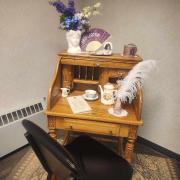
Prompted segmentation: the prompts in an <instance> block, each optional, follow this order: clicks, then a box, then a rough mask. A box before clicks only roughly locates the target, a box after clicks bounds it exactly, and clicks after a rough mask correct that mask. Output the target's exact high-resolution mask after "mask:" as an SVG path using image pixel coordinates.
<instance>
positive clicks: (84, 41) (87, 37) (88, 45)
mask: <svg viewBox="0 0 180 180" xmlns="http://www.w3.org/2000/svg"><path fill="white" fill-rule="evenodd" d="M109 37H110V34H109V33H108V32H106V31H105V30H103V29H99V28H93V29H90V30H89V31H88V32H84V33H83V34H82V36H81V41H80V47H81V50H82V51H87V52H95V51H96V50H98V49H99V48H100V47H101V46H102V44H103V43H104V42H105V41H106V40H107V39H108V38H109Z"/></svg>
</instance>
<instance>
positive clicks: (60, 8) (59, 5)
mask: <svg viewBox="0 0 180 180" xmlns="http://www.w3.org/2000/svg"><path fill="white" fill-rule="evenodd" d="M49 4H50V5H52V6H54V7H55V8H56V10H57V12H58V13H62V14H64V13H65V11H66V9H67V8H66V6H65V5H64V3H62V2H61V1H60V0H56V1H54V2H49Z"/></svg>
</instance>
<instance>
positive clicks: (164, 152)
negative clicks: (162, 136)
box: [137, 136, 180, 162]
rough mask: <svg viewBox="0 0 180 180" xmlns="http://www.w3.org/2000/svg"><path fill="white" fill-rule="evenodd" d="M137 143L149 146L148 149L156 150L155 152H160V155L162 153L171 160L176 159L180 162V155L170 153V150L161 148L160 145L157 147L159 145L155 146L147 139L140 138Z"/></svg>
mask: <svg viewBox="0 0 180 180" xmlns="http://www.w3.org/2000/svg"><path fill="white" fill-rule="evenodd" d="M137 142H138V143H140V144H144V145H146V146H148V147H150V148H152V149H154V150H156V151H158V152H160V153H162V154H164V155H166V156H168V157H170V158H173V159H176V160H177V161H179V162H180V154H177V153H175V152H173V151H170V150H168V149H166V148H164V147H162V146H159V145H157V144H155V143H153V142H151V141H149V140H147V139H144V138H142V137H140V136H138V138H137Z"/></svg>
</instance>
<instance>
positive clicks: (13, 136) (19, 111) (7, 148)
mask: <svg viewBox="0 0 180 180" xmlns="http://www.w3.org/2000/svg"><path fill="white" fill-rule="evenodd" d="M44 109H45V98H42V99H40V100H37V101H35V102H33V103H30V104H27V105H24V106H23V107H19V108H16V109H13V110H11V111H10V112H7V113H3V114H0V158H1V157H3V156H5V155H7V154H9V153H11V152H12V151H15V150H16V149H18V148H20V147H22V146H24V145H26V144H27V140H26V139H25V137H24V133H25V129H24V128H23V126H22V124H21V122H22V120H23V119H28V120H30V121H32V122H34V123H36V124H37V125H39V126H40V127H41V128H43V129H44V130H45V131H47V119H46V117H45V115H44V112H43V111H44Z"/></svg>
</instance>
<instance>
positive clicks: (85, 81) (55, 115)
mask: <svg viewBox="0 0 180 180" xmlns="http://www.w3.org/2000/svg"><path fill="white" fill-rule="evenodd" d="M140 61H142V58H141V57H139V56H136V57H124V56H121V55H120V54H113V55H112V56H93V55H88V54H68V53H60V54H58V62H57V67H56V70H55V74H54V76H53V79H52V82H51V85H50V88H49V92H48V99H47V110H46V115H47V118H48V128H49V134H50V136H51V137H53V138H56V129H62V130H65V131H74V132H83V133H92V134H98V135H107V136H113V137H117V138H127V143H126V145H125V149H124V151H123V154H122V155H123V156H124V157H125V159H126V160H128V161H129V162H131V161H132V154H133V149H134V143H135V140H136V137H137V130H138V127H139V126H140V125H142V124H143V121H142V120H141V110H142V90H141V89H138V92H137V94H136V98H135V99H134V101H133V102H132V104H124V105H123V106H124V107H123V108H125V109H126V110H127V111H128V115H127V116H126V117H121V118H119V117H115V116H112V115H110V114H109V113H108V111H107V110H108V108H109V107H110V106H107V105H103V104H102V103H101V102H100V98H99V99H98V100H96V101H89V102H88V104H89V105H90V106H91V108H92V111H91V112H88V113H82V114H73V112H72V110H71V108H70V106H69V104H68V102H67V99H66V98H63V97H61V92H60V88H61V87H69V88H70V89H71V93H70V96H75V95H82V94H83V93H84V90H85V89H94V90H97V91H98V85H99V84H100V85H104V84H106V83H107V82H111V83H115V82H116V80H117V79H119V78H120V79H123V78H124V77H125V76H126V75H127V73H128V72H129V70H131V69H132V68H133V66H135V65H136V64H137V63H138V62H140Z"/></svg>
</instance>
